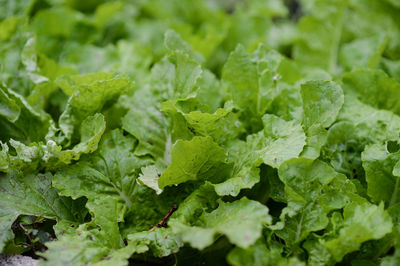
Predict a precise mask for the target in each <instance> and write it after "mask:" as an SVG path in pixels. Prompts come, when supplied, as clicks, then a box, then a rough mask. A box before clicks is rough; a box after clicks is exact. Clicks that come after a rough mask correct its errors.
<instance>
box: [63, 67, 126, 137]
mask: <svg viewBox="0 0 400 266" xmlns="http://www.w3.org/2000/svg"><path fill="white" fill-rule="evenodd" d="M56 83H57V85H58V86H59V87H61V89H62V90H63V91H64V92H65V93H66V94H67V95H69V96H70V98H69V100H68V103H67V106H66V109H65V111H64V112H63V113H62V114H61V116H60V119H59V126H60V129H61V131H62V132H63V133H64V134H65V136H66V138H67V139H70V138H71V137H72V135H73V133H74V128H75V126H76V125H78V124H79V123H80V122H82V121H83V119H85V118H86V117H87V116H89V115H93V114H94V113H96V112H99V111H101V110H102V108H103V106H104V104H105V103H108V102H110V101H112V100H116V98H117V97H118V96H119V95H120V94H121V93H123V92H126V91H127V90H128V88H130V87H131V83H130V82H129V81H128V80H127V79H126V78H123V77H120V76H115V75H114V74H112V73H93V74H87V75H71V76H62V77H60V78H58V79H57V80H56Z"/></svg>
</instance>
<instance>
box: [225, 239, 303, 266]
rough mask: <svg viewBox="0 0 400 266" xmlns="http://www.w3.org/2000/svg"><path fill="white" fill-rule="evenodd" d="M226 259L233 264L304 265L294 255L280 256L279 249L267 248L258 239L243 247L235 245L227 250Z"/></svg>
mask: <svg viewBox="0 0 400 266" xmlns="http://www.w3.org/2000/svg"><path fill="white" fill-rule="evenodd" d="M227 260H228V262H229V263H230V264H231V265H234V266H245V265H249V264H250V265H254V266H263V265H277V266H284V265H285V266H286V265H288V266H300V265H305V264H304V263H303V262H300V261H299V259H297V258H296V257H291V258H284V257H282V256H281V254H280V252H279V250H277V249H271V250H270V249H268V248H267V246H266V244H265V243H264V242H263V241H261V240H258V241H257V242H256V243H255V244H253V245H251V246H250V247H248V248H246V249H244V248H239V247H235V248H234V249H232V251H231V252H229V254H228V256H227Z"/></svg>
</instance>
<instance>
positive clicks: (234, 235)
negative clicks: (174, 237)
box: [170, 198, 271, 249]
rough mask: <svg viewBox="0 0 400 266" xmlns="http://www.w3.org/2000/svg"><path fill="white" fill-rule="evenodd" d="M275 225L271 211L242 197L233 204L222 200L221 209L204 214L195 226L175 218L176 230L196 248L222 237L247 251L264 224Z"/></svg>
mask: <svg viewBox="0 0 400 266" xmlns="http://www.w3.org/2000/svg"><path fill="white" fill-rule="evenodd" d="M269 223H271V217H270V216H269V214H268V208H267V207H265V206H263V205H261V204H260V203H258V202H256V201H251V200H248V199H247V198H242V199H240V200H237V201H234V202H232V203H225V202H222V201H219V207H218V208H217V209H216V210H214V211H212V212H210V213H207V212H205V213H203V214H202V215H201V216H200V217H199V219H198V221H197V222H196V223H195V224H193V225H187V224H184V223H181V222H179V221H178V220H174V219H171V221H170V226H171V227H172V230H173V231H174V232H175V233H177V234H179V235H180V236H181V237H182V240H183V241H184V242H188V243H189V244H190V245H191V246H192V247H194V248H197V249H204V248H205V247H207V246H209V245H211V244H212V243H213V242H214V241H215V237H216V236H217V235H219V234H223V235H225V236H226V237H227V238H228V239H229V241H230V242H231V243H233V244H235V245H237V246H239V247H242V248H247V247H248V246H250V245H251V244H253V243H254V242H255V241H256V240H257V239H258V238H259V237H260V236H261V230H262V227H263V225H266V224H269Z"/></svg>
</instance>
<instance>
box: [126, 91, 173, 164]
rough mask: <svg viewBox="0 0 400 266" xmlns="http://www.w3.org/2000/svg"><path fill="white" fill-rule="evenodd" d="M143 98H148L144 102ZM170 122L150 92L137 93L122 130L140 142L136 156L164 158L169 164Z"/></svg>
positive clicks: (130, 104) (130, 105)
mask: <svg viewBox="0 0 400 266" xmlns="http://www.w3.org/2000/svg"><path fill="white" fill-rule="evenodd" d="M143 98H145V99H146V98H147V100H146V101H143V100H142V99H143ZM168 125H169V124H168V121H167V120H166V118H165V116H164V115H163V114H162V113H161V112H160V110H159V108H158V106H157V105H156V103H155V101H154V99H153V98H152V95H151V94H149V92H148V91H141V90H140V91H137V92H136V93H135V98H134V100H133V102H132V103H129V111H128V113H127V114H126V115H125V116H124V117H123V118H122V128H123V129H124V130H126V131H127V132H129V133H130V134H132V135H133V136H134V137H135V138H136V139H137V140H138V141H139V144H138V147H137V148H136V149H135V154H137V155H138V156H143V155H151V156H152V157H153V158H154V159H158V158H163V159H164V160H165V162H166V163H168V162H169V160H168V159H167V156H169V152H170V151H169V149H170V146H171V139H170V138H171V136H170V134H168V131H167V129H168Z"/></svg>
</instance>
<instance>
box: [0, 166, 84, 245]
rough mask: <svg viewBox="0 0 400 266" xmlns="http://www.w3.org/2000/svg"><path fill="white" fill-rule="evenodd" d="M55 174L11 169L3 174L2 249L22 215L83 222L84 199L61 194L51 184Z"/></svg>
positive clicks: (0, 187)
mask: <svg viewBox="0 0 400 266" xmlns="http://www.w3.org/2000/svg"><path fill="white" fill-rule="evenodd" d="M51 182H52V175H51V174H50V173H46V174H29V175H23V174H21V173H19V172H15V171H14V172H10V173H8V174H7V175H2V176H1V177H0V227H1V232H0V249H1V250H2V249H3V247H4V245H5V243H6V242H7V241H9V240H11V239H12V238H13V233H12V231H11V225H12V223H13V222H14V220H15V219H16V218H17V217H18V216H19V215H33V216H38V217H43V218H48V219H54V220H57V221H60V222H68V223H69V224H77V223H79V222H82V221H83V218H84V216H85V214H86V210H85V209H84V207H83V204H82V201H73V200H71V199H70V198H66V197H60V196H59V195H58V194H57V191H56V190H55V189H54V188H52V187H51Z"/></svg>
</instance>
